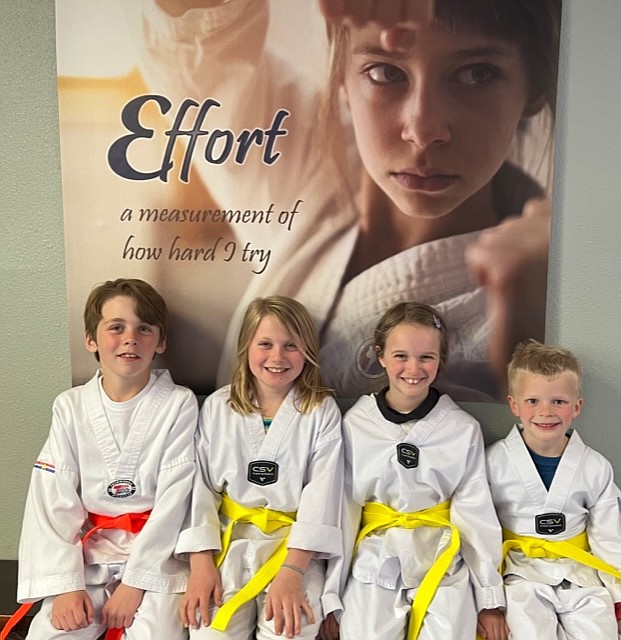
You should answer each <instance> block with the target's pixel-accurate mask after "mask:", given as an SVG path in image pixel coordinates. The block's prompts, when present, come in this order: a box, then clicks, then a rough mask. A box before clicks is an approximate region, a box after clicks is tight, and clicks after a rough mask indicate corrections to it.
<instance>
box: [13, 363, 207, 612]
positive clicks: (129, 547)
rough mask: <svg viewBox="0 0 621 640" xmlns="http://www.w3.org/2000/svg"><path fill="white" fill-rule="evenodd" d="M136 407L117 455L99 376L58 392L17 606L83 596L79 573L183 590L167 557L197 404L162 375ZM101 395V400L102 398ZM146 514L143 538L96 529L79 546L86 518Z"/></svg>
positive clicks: (177, 565)
mask: <svg viewBox="0 0 621 640" xmlns="http://www.w3.org/2000/svg"><path fill="white" fill-rule="evenodd" d="M152 375H155V376H156V378H157V380H156V381H155V382H154V383H153V384H152V385H151V387H150V388H149V390H148V393H147V395H146V396H145V398H144V399H143V401H142V402H141V404H140V405H139V409H138V410H137V413H136V414H135V416H134V422H133V424H132V425H131V429H130V431H129V434H128V436H127V439H126V441H125V443H124V445H123V446H122V448H119V446H118V445H117V442H116V440H115V437H114V435H113V432H112V430H111V428H110V425H109V422H108V420H107V418H106V414H105V412H104V408H103V403H102V400H101V396H100V388H99V385H100V382H99V374H97V375H95V376H94V377H93V378H92V379H91V380H90V381H89V382H87V383H86V384H85V385H82V386H78V387H74V388H72V389H69V390H68V391H65V392H63V393H61V394H60V395H59V396H58V397H57V398H56V400H55V402H54V406H53V416H52V426H51V429H50V433H49V437H48V438H47V441H46V442H45V444H44V446H43V449H42V451H41V454H40V455H39V458H38V460H37V462H36V463H35V467H34V469H33V472H32V478H31V482H30V490H29V492H28V497H27V500H26V509H25V514H24V524H23V529H22V535H21V541H20V548H19V581H18V582H19V584H18V600H19V601H20V602H26V601H34V600H38V599H41V598H44V597H47V596H51V595H57V594H60V593H66V592H69V591H76V590H83V589H84V588H85V567H86V566H87V565H97V564H124V565H125V569H124V572H123V578H122V581H123V582H124V583H125V584H127V585H130V586H133V587H137V588H139V589H144V590H146V591H157V592H161V593H175V592H182V591H184V590H185V586H186V582H187V565H185V564H184V563H182V562H180V561H179V560H177V559H175V558H174V557H173V551H174V547H175V542H176V540H177V536H178V534H179V530H180V529H181V525H182V523H183V518H184V515H185V512H186V510H187V506H188V502H189V493H190V490H191V487H192V479H193V475H194V449H193V436H194V432H195V430H196V424H197V417H198V415H197V414H198V408H197V402H196V397H195V396H194V394H193V393H192V392H191V391H190V390H189V389H186V388H185V387H180V386H177V385H175V384H174V383H173V381H172V379H171V377H170V374H169V373H168V371H166V370H155V371H153V372H152ZM102 392H103V391H101V393H102ZM148 510H151V515H150V517H149V519H148V521H147V523H146V524H145V526H144V528H143V529H142V531H141V532H140V533H138V534H133V533H131V532H127V531H122V530H118V529H117V530H114V529H102V530H99V531H97V532H95V533H94V534H93V535H92V536H91V537H90V538H89V539H88V540H87V541H86V542H85V543H84V545H83V544H82V541H81V536H82V535H84V533H86V532H87V531H88V530H89V529H91V528H92V527H91V524H90V523H89V521H88V517H87V514H88V513H94V514H99V515H105V516H112V517H114V516H118V515H121V514H124V513H142V512H145V511H148Z"/></svg>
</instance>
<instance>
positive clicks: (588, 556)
mask: <svg viewBox="0 0 621 640" xmlns="http://www.w3.org/2000/svg"><path fill="white" fill-rule="evenodd" d="M502 537H503V540H504V542H503V545H502V563H501V566H500V571H501V573H502V571H503V569H504V563H505V558H506V557H507V554H508V553H509V551H511V550H512V549H519V550H520V551H521V552H522V553H523V554H524V555H525V556H528V557H529V558H570V559H571V560H575V561H576V562H579V563H580V564H583V565H586V566H587V567H592V568H593V569H596V570H597V571H602V572H603V573H607V574H609V575H611V576H613V577H615V578H621V573H620V572H619V570H618V569H615V568H614V567H613V566H612V565H610V564H608V563H607V562H604V561H603V560H600V559H599V558H597V557H596V556H594V555H593V554H592V553H590V552H589V549H590V547H589V540H588V537H587V534H586V531H583V532H582V533H580V534H578V535H577V536H574V537H573V538H570V539H569V540H554V541H553V540H546V539H545V538H533V537H530V536H520V535H518V534H517V533H513V532H512V531H509V530H508V529H503V530H502Z"/></svg>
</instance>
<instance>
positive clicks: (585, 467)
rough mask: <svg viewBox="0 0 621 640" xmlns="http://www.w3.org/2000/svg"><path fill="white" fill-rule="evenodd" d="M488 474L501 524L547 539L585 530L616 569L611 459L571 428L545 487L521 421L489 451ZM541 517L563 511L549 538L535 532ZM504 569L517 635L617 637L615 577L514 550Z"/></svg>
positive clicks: (619, 594) (619, 528) (620, 558)
mask: <svg viewBox="0 0 621 640" xmlns="http://www.w3.org/2000/svg"><path fill="white" fill-rule="evenodd" d="M487 473H488V478H489V481H490V485H491V491H492V497H493V499H494V504H495V506H496V510H497V512H498V517H499V519H500V522H501V524H502V526H503V527H505V528H506V529H508V530H509V531H512V532H513V533H516V534H518V535H522V536H531V537H535V538H547V539H549V540H551V541H555V540H568V539H570V538H573V537H574V536H576V535H578V534H580V533H582V532H584V531H585V530H586V532H587V535H588V540H589V545H590V547H591V552H592V553H593V554H594V555H595V556H597V557H598V558H601V559H602V560H604V561H605V562H607V563H609V564H610V565H612V566H613V567H615V568H617V569H619V568H621V523H620V518H619V500H620V499H621V494H620V492H619V489H618V488H617V487H616V485H615V484H614V478H613V471H612V467H611V465H610V463H609V462H608V461H607V460H606V459H605V458H604V456H602V455H601V454H599V453H598V452H596V451H594V450H593V449H591V448H590V447H588V446H586V445H585V444H584V443H583V441H582V440H581V438H580V436H579V435H578V433H577V432H576V431H573V432H571V437H570V438H569V442H568V443H567V446H566V448H565V450H564V452H563V455H562V457H561V460H560V463H559V466H558V469H557V470H556V473H555V475H554V479H553V481H552V484H551V486H550V489H549V490H546V488H545V485H544V483H543V481H542V479H541V478H540V476H539V473H538V472H537V469H536V467H535V464H534V462H533V460H532V458H531V456H530V454H529V452H528V449H527V448H526V445H525V443H524V440H523V438H522V435H521V432H520V428H519V427H518V426H514V427H513V429H512V430H511V432H510V433H509V435H508V436H507V437H506V438H505V439H504V440H500V441H499V442H496V443H495V444H493V445H491V446H490V447H489V448H488V450H487ZM545 514H562V515H563V521H564V525H562V528H563V530H562V531H559V532H558V533H556V534H555V535H548V536H546V535H544V534H542V533H538V532H537V524H536V518H537V516H542V515H545ZM540 528H541V527H540ZM503 574H504V576H505V583H506V587H505V588H506V595H507V622H508V624H509V627H510V629H511V633H512V636H511V637H512V638H513V639H514V640H522V639H525V640H532V638H557V639H559V640H564V639H565V638H567V639H572V640H573V639H575V640H578V639H580V640H583V639H584V638H593V639H595V638H597V639H598V640H599V638H602V640H603V639H604V638H606V639H615V638H616V637H617V625H616V622H615V618H614V612H613V607H612V604H613V602H621V582H620V581H619V580H617V579H615V578H613V577H612V576H610V575H607V574H605V573H601V572H597V571H596V570H595V569H592V568H590V567H586V566H584V565H582V564H579V563H578V562H576V561H574V560H571V559H568V558H561V559H555V560H551V559H547V558H529V557H527V556H525V555H524V554H523V553H522V552H521V551H518V550H512V551H510V552H509V555H508V556H507V559H506V562H505V568H504V572H503ZM525 612H526V613H527V614H528V615H524V614H525ZM557 617H558V620H557ZM559 622H560V624H559ZM557 627H558V628H557Z"/></svg>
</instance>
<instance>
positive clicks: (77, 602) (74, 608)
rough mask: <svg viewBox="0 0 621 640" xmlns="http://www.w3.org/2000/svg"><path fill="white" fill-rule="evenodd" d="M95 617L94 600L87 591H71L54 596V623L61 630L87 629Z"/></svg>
mask: <svg viewBox="0 0 621 640" xmlns="http://www.w3.org/2000/svg"><path fill="white" fill-rule="evenodd" d="M94 617H95V609H94V607H93V601H92V600H91V598H90V596H89V595H88V593H86V591H70V592H69V593H61V594H60V595H58V596H56V597H55V598H54V604H53V605H52V624H53V625H54V627H55V628H56V629H58V630H59V631H77V630H78V629H85V628H86V627H88V626H89V625H90V624H92V622H93V618H94Z"/></svg>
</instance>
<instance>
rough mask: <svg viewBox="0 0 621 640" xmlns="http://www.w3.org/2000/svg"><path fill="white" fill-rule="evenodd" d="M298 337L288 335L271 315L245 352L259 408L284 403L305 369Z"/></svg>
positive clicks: (278, 321) (260, 325) (261, 325)
mask: <svg viewBox="0 0 621 640" xmlns="http://www.w3.org/2000/svg"><path fill="white" fill-rule="evenodd" d="M304 363H305V359H304V354H303V353H302V349H301V340H300V338H299V336H296V335H293V334H291V333H290V332H289V331H288V330H287V328H286V327H285V326H284V325H283V324H282V322H280V320H278V318H276V317H275V316H273V315H266V316H265V317H264V318H263V319H262V320H261V322H260V323H259V325H258V327H257V330H256V331H255V333H254V336H253V337H252V340H251V342H250V345H249V348H248V366H249V368H250V372H251V373H252V375H253V376H254V379H255V384H256V389H257V393H258V395H259V400H260V403H261V405H263V404H265V402H266V401H267V400H268V399H271V398H274V397H277V398H279V399H281V400H282V399H284V397H285V396H286V395H287V393H289V390H290V389H291V387H292V386H293V385H294V383H295V381H296V379H297V378H298V376H299V375H300V374H301V373H302V369H304Z"/></svg>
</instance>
